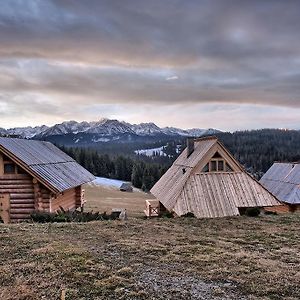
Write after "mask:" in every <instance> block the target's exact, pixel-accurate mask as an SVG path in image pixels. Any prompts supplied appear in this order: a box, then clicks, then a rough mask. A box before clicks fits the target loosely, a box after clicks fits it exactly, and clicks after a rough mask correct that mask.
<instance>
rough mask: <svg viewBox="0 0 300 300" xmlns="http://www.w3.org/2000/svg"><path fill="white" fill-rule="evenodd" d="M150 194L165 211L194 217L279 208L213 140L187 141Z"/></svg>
mask: <svg viewBox="0 0 300 300" xmlns="http://www.w3.org/2000/svg"><path fill="white" fill-rule="evenodd" d="M151 193H152V194H153V195H154V196H155V197H156V199H157V200H158V201H159V202H160V203H161V205H162V206H163V207H164V208H165V209H167V210H168V211H170V212H173V213H175V214H176V215H178V216H181V215H185V214H187V213H189V212H190V213H193V214H194V215H195V216H196V217H198V218H215V217H225V216H237V215H240V214H243V213H244V212H245V210H246V209H247V208H250V207H260V208H262V207H270V206H280V205H281V203H280V202H279V201H278V200H277V199H276V197H274V196H273V195H272V194H271V193H270V192H269V191H267V190H266V189H265V188H264V187H263V186H262V185H261V184H260V183H259V182H258V181H256V180H255V179H254V178H253V177H252V176H251V175H249V174H248V173H247V172H246V171H245V170H244V168H243V167H242V166H241V165H240V163H239V162H238V161H237V160H236V159H235V158H234V157H233V156H232V155H231V154H230V153H229V151H228V150H227V149H226V148H225V147H224V146H223V145H222V144H221V143H220V142H219V141H218V139H217V138H216V137H205V138H199V139H195V140H194V139H189V140H188V146H187V148H186V149H185V150H184V151H183V152H182V153H181V155H180V156H179V157H178V158H177V160H176V161H175V162H174V163H173V165H172V166H171V167H170V169H169V170H168V171H167V172H166V173H165V174H164V175H163V176H162V178H161V179H160V180H159V181H158V182H157V183H156V184H155V185H154V187H153V188H152V189H151Z"/></svg>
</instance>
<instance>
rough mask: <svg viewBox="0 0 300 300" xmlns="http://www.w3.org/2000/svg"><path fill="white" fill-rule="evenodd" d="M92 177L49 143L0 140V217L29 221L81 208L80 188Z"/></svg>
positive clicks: (10, 220)
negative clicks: (38, 213) (40, 214)
mask: <svg viewBox="0 0 300 300" xmlns="http://www.w3.org/2000/svg"><path fill="white" fill-rule="evenodd" d="M93 179H94V176H93V175H92V174H91V173H89V172H88V171H87V170H85V169H84V168H83V167H82V166H80V165H79V164H78V163H76V161H75V160H74V159H72V158H71V157H69V156H68V155H67V154H65V153H64V152H63V151H61V150H60V149H58V148H57V147H55V146H54V145H53V144H51V143H49V142H42V141H33V140H24V139H16V138H2V137H1V138H0V217H1V219H2V220H3V221H4V222H5V223H9V222H19V221H24V220H27V219H30V214H31V213H32V212H34V211H44V212H55V211H57V210H58V209H59V208H60V207H63V208H64V209H66V210H73V209H76V208H78V207H80V206H82V205H83V202H84V198H83V197H84V195H83V189H82V185H83V184H84V183H87V182H90V181H92V180H93Z"/></svg>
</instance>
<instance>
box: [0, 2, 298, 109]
mask: <svg viewBox="0 0 300 300" xmlns="http://www.w3.org/2000/svg"><path fill="white" fill-rule="evenodd" d="M299 32H300V1H297V0H295V1H291V0H286V1H280V0H268V1H261V0H256V1H255V0H249V1H240V0H226V1H223V0H203V1H199V0H191V1H186V0H164V1H161V0H151V1H144V0H114V1H111V0H97V1H96V0H87V1H82V0H72V1H71V0H52V1H51V0H43V1H42V0H28V1H22V0H10V1H3V3H1V10H0V70H1V72H0V94H1V95H18V96H19V97H21V96H22V97H25V98H26V97H27V96H28V95H33V94H35V95H47V97H48V98H49V99H50V98H51V99H52V100H49V101H50V102H49V105H52V104H51V101H53V105H54V106H55V107H56V104H55V101H62V102H63V103H69V102H75V103H76V104H77V105H84V104H86V105H88V104H91V105H92V104H97V103H121V104H122V103H123V104H125V103H139V104H143V103H155V105H157V104H158V103H164V104H171V103H172V104H180V103H206V102H207V103H211V102H221V103H252V104H267V105H279V106H288V107H300V99H299V92H300V87H299V84H298V83H299V79H300V39H299ZM26 95H27V96H26ZM25 98H24V99H25ZM7 99H8V100H7V101H11V103H14V102H13V101H14V99H15V98H14V97H13V96H9V97H8V98H7ZM58 99H59V100H58ZM1 101H2V102H3V101H4V102H5V100H1ZM34 105H36V106H37V107H41V106H40V104H39V103H34ZM17 106H18V104H17V103H16V104H15V106H14V107H17ZM10 107H12V104H11V105H10ZM0 109H1V106H0ZM52 110H53V111H55V108H54V107H52Z"/></svg>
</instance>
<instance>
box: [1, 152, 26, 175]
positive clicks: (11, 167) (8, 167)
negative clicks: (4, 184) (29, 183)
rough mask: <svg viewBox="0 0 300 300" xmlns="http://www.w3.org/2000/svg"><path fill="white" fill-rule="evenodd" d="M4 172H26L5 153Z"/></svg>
mask: <svg viewBox="0 0 300 300" xmlns="http://www.w3.org/2000/svg"><path fill="white" fill-rule="evenodd" d="M2 157H3V174H26V171H25V170H23V168H21V167H19V166H17V165H16V164H15V163H14V162H13V161H12V160H11V159H10V158H9V157H7V156H6V155H4V154H3V156H2Z"/></svg>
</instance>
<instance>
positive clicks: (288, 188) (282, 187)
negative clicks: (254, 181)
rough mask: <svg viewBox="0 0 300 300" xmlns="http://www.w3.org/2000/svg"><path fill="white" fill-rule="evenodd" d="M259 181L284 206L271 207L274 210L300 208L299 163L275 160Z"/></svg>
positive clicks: (282, 210) (287, 210) (297, 209)
mask: <svg viewBox="0 0 300 300" xmlns="http://www.w3.org/2000/svg"><path fill="white" fill-rule="evenodd" d="M260 183H261V184H262V185H263V186H264V187H265V188H266V189H267V190H268V191H270V192H271V193H272V194H274V195H275V196H276V197H277V198H278V199H279V200H280V201H282V202H283V203H285V205H284V207H272V208H269V210H270V211H274V212H295V211H299V210H300V163H299V162H294V163H286V162H285V163H282V162H275V163H274V164H273V165H272V166H271V168H270V169H269V170H268V171H267V172H266V173H265V174H264V176H263V177H262V178H261V180H260Z"/></svg>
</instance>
